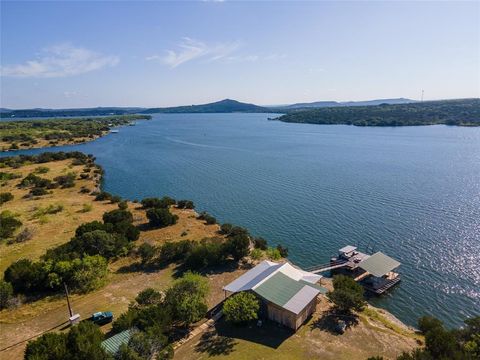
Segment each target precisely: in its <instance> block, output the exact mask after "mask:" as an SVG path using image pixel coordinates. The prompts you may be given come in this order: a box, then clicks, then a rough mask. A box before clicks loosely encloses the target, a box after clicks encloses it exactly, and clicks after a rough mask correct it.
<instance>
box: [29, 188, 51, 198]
mask: <svg viewBox="0 0 480 360" xmlns="http://www.w3.org/2000/svg"><path fill="white" fill-rule="evenodd" d="M29 193H30V194H31V195H33V196H43V195H47V194H48V191H47V190H45V188H41V187H34V188H33V189H31V190H30V192H29Z"/></svg>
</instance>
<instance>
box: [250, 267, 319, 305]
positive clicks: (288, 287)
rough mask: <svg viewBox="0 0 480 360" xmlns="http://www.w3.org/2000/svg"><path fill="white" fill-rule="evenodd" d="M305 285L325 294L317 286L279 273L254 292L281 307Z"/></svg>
mask: <svg viewBox="0 0 480 360" xmlns="http://www.w3.org/2000/svg"><path fill="white" fill-rule="evenodd" d="M305 285H307V286H310V287H312V288H314V289H317V290H319V291H320V292H322V293H325V292H326V289H324V288H323V287H321V286H319V285H316V284H311V283H309V282H307V281H303V280H300V281H296V280H294V279H292V278H290V277H289V276H287V275H285V274H283V273H281V272H278V273H276V274H275V275H273V276H272V277H271V278H269V279H267V280H266V281H265V282H264V283H263V284H261V285H260V286H258V287H256V288H255V289H254V291H255V292H256V293H257V294H258V295H260V296H261V297H262V298H264V299H265V300H268V301H270V302H272V303H274V304H276V305H278V306H282V307H283V306H284V305H285V304H286V303H287V302H288V301H289V300H290V299H291V298H292V297H294V296H295V295H296V294H297V293H298V292H300V290H301V289H303V287H305Z"/></svg>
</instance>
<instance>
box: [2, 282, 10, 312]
mask: <svg viewBox="0 0 480 360" xmlns="http://www.w3.org/2000/svg"><path fill="white" fill-rule="evenodd" d="M12 296H13V287H12V284H10V283H9V282H6V281H5V280H0V310H1V309H5V308H6V307H7V306H8V303H9V301H10V299H11V298H12Z"/></svg>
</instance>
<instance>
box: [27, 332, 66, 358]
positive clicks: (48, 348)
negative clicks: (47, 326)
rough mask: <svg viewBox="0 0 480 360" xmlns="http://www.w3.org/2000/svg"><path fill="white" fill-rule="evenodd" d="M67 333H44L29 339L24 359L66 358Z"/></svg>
mask: <svg viewBox="0 0 480 360" xmlns="http://www.w3.org/2000/svg"><path fill="white" fill-rule="evenodd" d="M68 358H69V354H68V351H67V334H58V333H53V332H50V333H46V334H44V335H42V336H40V337H39V338H38V339H36V340H33V341H29V342H28V344H27V347H26V349H25V356H24V359H25V360H64V359H68Z"/></svg>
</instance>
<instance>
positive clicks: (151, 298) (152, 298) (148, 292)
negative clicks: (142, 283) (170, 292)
mask: <svg viewBox="0 0 480 360" xmlns="http://www.w3.org/2000/svg"><path fill="white" fill-rule="evenodd" d="M162 298H163V296H162V294H161V293H160V292H159V291H157V290H155V289H153V288H146V289H144V290H142V291H140V292H139V293H138V295H137V297H136V298H135V301H136V302H137V304H139V305H141V306H150V305H155V304H159V303H161V302H162Z"/></svg>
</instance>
